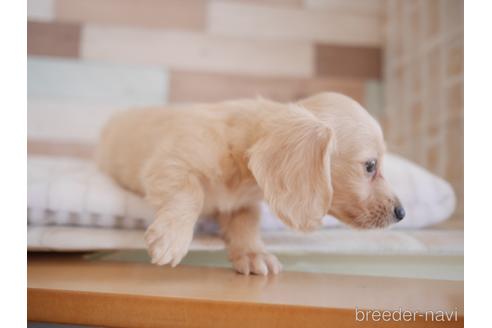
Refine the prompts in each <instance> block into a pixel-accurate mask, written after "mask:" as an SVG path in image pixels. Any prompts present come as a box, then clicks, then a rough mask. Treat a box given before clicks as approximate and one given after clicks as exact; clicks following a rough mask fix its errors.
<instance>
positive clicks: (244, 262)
mask: <svg viewBox="0 0 492 328" xmlns="http://www.w3.org/2000/svg"><path fill="white" fill-rule="evenodd" d="M231 261H232V264H233V266H234V269H236V271H237V272H239V273H242V274H245V275H248V274H250V273H252V274H259V275H264V276H265V275H267V274H268V273H273V274H277V273H279V272H280V271H282V264H281V263H280V261H279V260H278V259H277V257H276V256H275V255H273V254H270V253H247V254H242V255H239V256H237V257H234V258H232V259H231Z"/></svg>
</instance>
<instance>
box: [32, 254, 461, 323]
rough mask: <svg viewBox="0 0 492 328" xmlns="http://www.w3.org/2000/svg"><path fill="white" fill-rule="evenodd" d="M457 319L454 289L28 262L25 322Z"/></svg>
mask: <svg viewBox="0 0 492 328" xmlns="http://www.w3.org/2000/svg"><path fill="white" fill-rule="evenodd" d="M356 307H357V308H359V309H374V310H377V309H379V310H398V309H399V308H401V309H402V310H408V311H430V310H432V311H448V312H452V311H455V310H457V311H458V321H449V322H446V326H448V327H461V326H463V282H462V281H439V280H422V279H404V278H382V277H362V276H347V275H332V274H315V273H301V272H283V273H282V274H280V275H278V276H266V277H264V276H241V275H238V274H235V273H234V272H233V271H232V270H230V269H222V268H205V267H191V266H178V267H177V268H174V269H171V268H167V267H166V268H162V267H156V266H152V265H150V264H142V263H128V262H101V261H87V260H84V259H82V257H81V256H80V255H60V254H58V255H57V254H29V256H28V320H32V321H46V322H57V323H71V324H86V325H95V326H112V327H235V328H236V327H328V326H333V327H351V326H353V325H355V324H357V326H358V327H370V326H387V327H398V326H400V325H401V326H413V327H424V326H425V327H428V326H444V325H443V323H442V322H436V321H434V322H430V321H427V322H426V321H425V320H424V319H423V318H419V317H417V320H416V321H413V320H412V321H410V322H404V321H400V322H373V321H363V322H357V321H356V318H355V309H356Z"/></svg>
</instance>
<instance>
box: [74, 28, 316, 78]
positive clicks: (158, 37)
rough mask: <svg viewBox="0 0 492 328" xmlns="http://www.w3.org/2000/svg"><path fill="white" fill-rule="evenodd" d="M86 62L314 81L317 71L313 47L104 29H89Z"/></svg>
mask: <svg viewBox="0 0 492 328" xmlns="http://www.w3.org/2000/svg"><path fill="white" fill-rule="evenodd" d="M82 57H83V58H87V59H99V60H100V59H103V60H110V61H115V62H131V63H145V64H157V65H163V66H166V67H170V68H175V69H183V70H194V69H196V70H206V71H217V72H233V73H243V74H250V75H268V74H270V75H280V76H310V75H311V74H312V69H313V49H312V47H311V44H310V43H308V42H288V41H284V42H271V41H265V40H263V41H261V40H244V39H236V38H225V37H214V36H209V35H206V34H201V33H192V32H185V31H170V30H163V29H141V28H140V29H139V28H122V27H108V26H102V25H88V26H85V27H84V30H83V37H82Z"/></svg>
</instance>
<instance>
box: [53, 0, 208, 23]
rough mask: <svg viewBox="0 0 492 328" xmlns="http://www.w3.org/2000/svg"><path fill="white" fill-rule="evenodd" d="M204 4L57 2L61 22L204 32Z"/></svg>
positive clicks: (195, 0) (199, 0)
mask: <svg viewBox="0 0 492 328" xmlns="http://www.w3.org/2000/svg"><path fill="white" fill-rule="evenodd" d="M205 13H206V1H205V0H187V1H180V0H166V1H161V0H139V1H134V0H84V1H80V0H57V2H56V17H57V19H58V20H61V21H70V22H95V23H104V24H124V25H135V26H148V27H165V28H183V29H203V28H204V26H205Z"/></svg>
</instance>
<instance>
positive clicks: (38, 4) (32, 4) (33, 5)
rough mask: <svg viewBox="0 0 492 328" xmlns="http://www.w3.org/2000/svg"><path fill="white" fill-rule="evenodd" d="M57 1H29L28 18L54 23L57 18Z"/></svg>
mask: <svg viewBox="0 0 492 328" xmlns="http://www.w3.org/2000/svg"><path fill="white" fill-rule="evenodd" d="M54 3H55V0H27V18H28V19H31V20H36V21H52V20H53V19H54V17H55V8H54Z"/></svg>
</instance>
